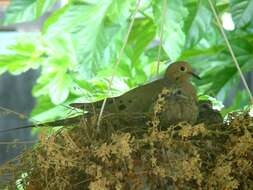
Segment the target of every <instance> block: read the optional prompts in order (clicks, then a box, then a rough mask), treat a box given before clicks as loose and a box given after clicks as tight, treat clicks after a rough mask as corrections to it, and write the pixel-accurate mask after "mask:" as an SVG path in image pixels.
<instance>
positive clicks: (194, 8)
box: [0, 0, 253, 121]
mask: <svg viewBox="0 0 253 190" xmlns="http://www.w3.org/2000/svg"><path fill="white" fill-rule="evenodd" d="M55 2H56V1H55V0H46V1H45V0H43V1H42V0H25V1H19V0H15V1H12V3H11V5H10V6H9V8H8V9H7V12H6V14H5V19H4V20H3V22H2V23H3V24H5V25H8V24H13V23H19V22H26V21H32V20H36V19H38V18H40V16H41V15H43V13H45V12H47V11H48V10H50V9H51V8H52V6H53V4H54V3H55ZM252 2H253V1H252V0H244V1H238V0H231V1H221V0H217V1H216V9H217V10H218V11H219V16H220V17H221V16H222V15H223V13H225V12H228V13H231V14H232V17H233V20H234V24H235V29H234V30H233V31H227V35H228V37H229V40H230V41H231V43H232V47H233V49H234V51H235V54H236V57H237V59H238V61H239V63H240V66H241V68H242V70H243V72H245V73H247V72H249V71H252V63H251V60H252V55H253V54H252V49H253V48H252V39H253V34H252V29H253V24H252V9H253V3H252ZM164 6H166V7H165V9H164V8H163V7H164ZM135 7H136V2H135V1H134V0H126V1H121V0H107V1H102V0H97V1H87V0H71V1H68V3H67V4H66V5H65V6H63V7H61V8H59V9H58V10H56V11H55V12H54V13H53V14H51V15H50V16H49V17H48V18H47V19H46V21H45V22H44V25H43V27H42V32H41V33H37V34H29V37H27V36H26V37H21V38H20V39H17V43H16V44H15V45H12V46H9V47H7V48H8V50H10V53H9V54H5V55H1V56H0V72H1V73H3V72H5V71H9V72H10V73H12V74H20V73H22V72H25V71H27V70H28V69H31V68H33V69H36V68H40V71H41V74H40V77H39V78H38V80H37V82H36V85H35V86H34V89H33V95H34V96H35V97H36V98H37V106H36V108H35V109H34V111H33V114H32V117H33V119H35V120H39V121H41V120H46V119H54V118H56V117H59V116H62V115H63V113H67V111H68V109H66V108H65V107H64V106H60V105H62V104H63V105H68V104H69V103H70V102H74V101H90V100H94V99H99V98H103V97H105V96H108V95H115V94H119V93H122V92H125V91H126V90H128V89H129V88H133V87H135V86H137V85H139V84H141V83H144V82H145V81H147V80H149V79H150V78H151V77H152V76H154V75H155V70H156V63H157V54H158V44H159V43H158V40H159V34H160V31H161V29H162V28H161V19H162V18H163V13H164V10H165V18H166V19H165V20H164V26H163V31H164V40H163V44H162V47H163V49H162V52H161V53H162V55H161V59H162V63H163V64H162V68H164V67H165V64H164V63H165V62H166V61H169V62H171V61H175V60H179V59H183V60H187V61H189V62H190V63H191V64H192V66H193V67H194V68H195V69H196V70H197V71H198V72H199V73H200V75H201V76H202V78H203V80H201V81H200V82H197V81H196V84H197V86H198V87H199V88H198V89H199V94H200V95H203V94H205V95H211V96H217V97H218V99H219V100H220V101H224V100H225V99H226V98H227V97H229V96H230V94H231V90H232V89H235V88H236V86H237V85H238V83H239V76H238V72H237V70H236V68H235V66H234V65H233V63H232V59H231V56H230V54H229V52H228V51H227V49H226V46H225V43H224V40H223V38H222V37H221V35H220V32H219V30H218V28H217V24H216V22H215V19H214V17H213V14H212V12H211V10H210V7H209V5H208V1H206V0H186V1H182V0H180V1H178V0H165V1H162V0H161V1H158V0H143V1H142V3H141V5H140V8H139V9H138V14H137V16H136V18H135V22H134V25H133V29H132V31H131V33H130V38H129V40H128V42H127V46H126V49H125V51H124V53H123V57H122V59H121V62H120V64H119V66H118V67H117V68H114V64H115V62H116V59H117V58H118V56H119V52H120V49H121V47H122V45H123V41H124V40H123V39H124V38H125V36H126V32H127V29H128V27H129V23H130V18H131V15H132V14H133V10H134V9H135ZM113 69H115V79H114V82H113V89H112V93H111V94H108V92H107V86H108V79H109V78H110V77H111V75H112V73H113V72H112V70H113ZM161 70H162V69H161ZM240 96H241V94H240V92H237V93H236V97H237V98H236V100H238V97H239V99H240ZM243 96H244V97H245V95H243ZM236 100H235V101H236ZM245 103H247V100H246V101H244V104H238V102H237V103H236V102H235V103H234V104H233V109H237V108H239V107H241V106H244V105H245Z"/></svg>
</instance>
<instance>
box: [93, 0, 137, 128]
mask: <svg viewBox="0 0 253 190" xmlns="http://www.w3.org/2000/svg"><path fill="white" fill-rule="evenodd" d="M140 2H141V0H137V3H136V9H135V11H134V13H133V15H132V19H131V22H130V25H129V28H128V31H127V34H126V36H125V39H124V43H123V46H122V47H121V49H120V53H119V56H118V58H117V60H116V63H115V65H114V69H113V71H112V76H111V79H110V81H109V86H108V91H107V92H108V95H109V93H110V92H111V90H112V82H113V80H114V77H115V72H116V69H117V67H118V65H119V63H120V61H121V58H122V56H123V53H124V51H125V48H126V44H127V42H128V38H129V35H130V32H131V30H132V28H133V24H134V20H135V16H136V14H137V12H138V9H139V6H140ZM106 100H107V98H105V99H104V101H103V104H102V106H101V110H100V113H99V116H98V121H97V127H99V126H100V121H101V118H102V115H103V112H104V109H105V105H106Z"/></svg>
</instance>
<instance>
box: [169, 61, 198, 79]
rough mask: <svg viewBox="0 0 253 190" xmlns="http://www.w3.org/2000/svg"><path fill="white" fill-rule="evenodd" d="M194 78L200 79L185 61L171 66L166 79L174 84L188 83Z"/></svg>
mask: <svg viewBox="0 0 253 190" xmlns="http://www.w3.org/2000/svg"><path fill="white" fill-rule="evenodd" d="M191 76H193V77H196V78H197V79H200V77H199V76H198V75H196V74H195V73H194V72H193V71H192V68H191V66H190V65H189V63H187V62H185V61H177V62H174V63H172V64H171V65H169V67H168V68H167V70H166V72H165V77H166V78H168V79H169V80H170V81H173V82H179V83H183V82H187V81H188V79H189V78H190V77H191Z"/></svg>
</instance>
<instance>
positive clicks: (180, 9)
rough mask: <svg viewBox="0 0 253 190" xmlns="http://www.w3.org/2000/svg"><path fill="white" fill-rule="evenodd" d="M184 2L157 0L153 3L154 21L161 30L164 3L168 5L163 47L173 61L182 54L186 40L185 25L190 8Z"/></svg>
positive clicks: (179, 0) (180, 0)
mask: <svg viewBox="0 0 253 190" xmlns="http://www.w3.org/2000/svg"><path fill="white" fill-rule="evenodd" d="M164 1H167V3H164ZM183 2H184V1H183V0H178V1H171V0H163V1H161V0H155V1H154V3H153V11H154V16H155V20H154V22H155V23H156V24H157V27H158V28H159V31H160V30H161V28H160V25H161V18H162V16H163V6H164V4H166V5H167V6H166V8H165V9H166V15H165V22H164V26H163V31H164V38H163V48H164V50H165V51H166V53H167V54H168V55H169V57H170V59H171V60H173V61H174V60H176V59H177V58H178V57H179V56H180V55H181V53H182V50H183V47H184V45H185V40H186V36H185V33H184V31H183V27H184V22H185V19H186V17H187V15H188V10H187V8H186V7H185V6H184V3H183Z"/></svg>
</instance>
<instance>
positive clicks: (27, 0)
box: [3, 0, 57, 25]
mask: <svg viewBox="0 0 253 190" xmlns="http://www.w3.org/2000/svg"><path fill="white" fill-rule="evenodd" d="M56 1H57V0H12V1H11V4H10V6H9V7H8V9H7V10H6V12H5V18H4V22H3V24H4V25H9V24H13V23H20V22H27V21H32V20H35V19H38V18H39V17H40V16H41V15H43V14H44V13H45V12H46V11H47V10H49V9H50V8H51V7H52V5H53V4H54V3H55V2H56Z"/></svg>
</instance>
